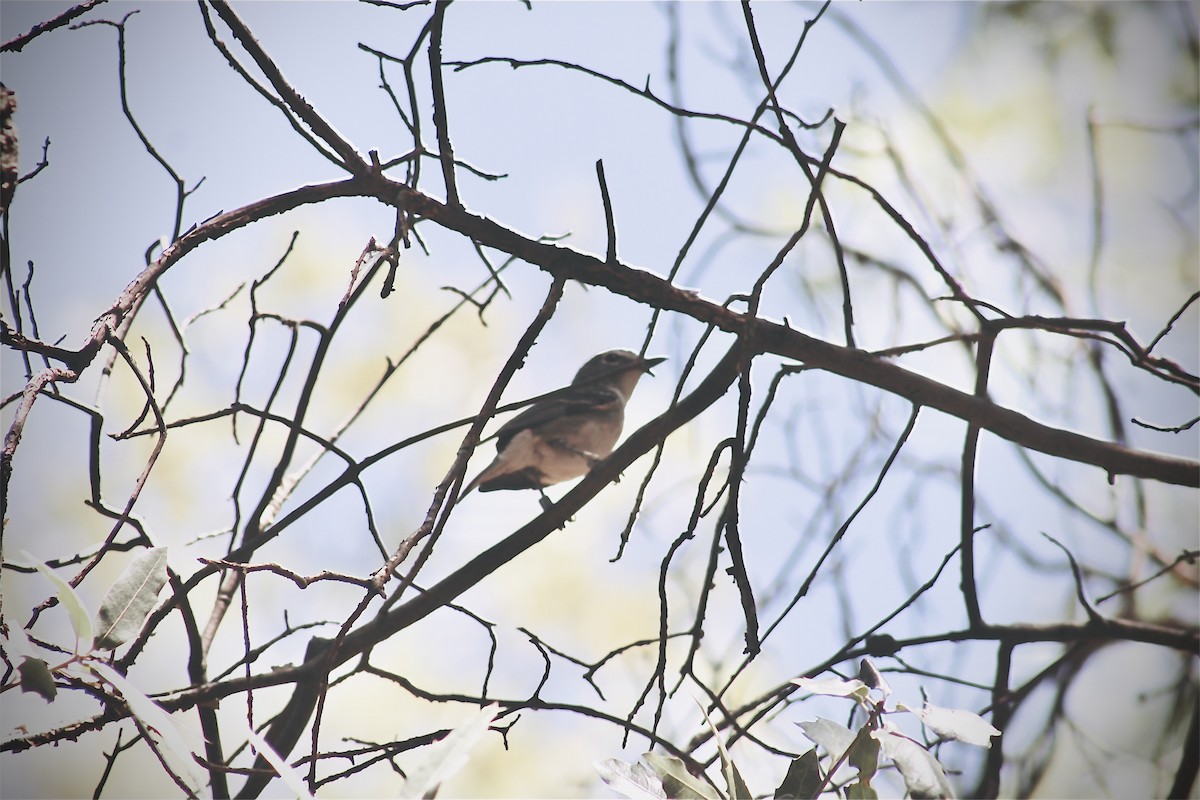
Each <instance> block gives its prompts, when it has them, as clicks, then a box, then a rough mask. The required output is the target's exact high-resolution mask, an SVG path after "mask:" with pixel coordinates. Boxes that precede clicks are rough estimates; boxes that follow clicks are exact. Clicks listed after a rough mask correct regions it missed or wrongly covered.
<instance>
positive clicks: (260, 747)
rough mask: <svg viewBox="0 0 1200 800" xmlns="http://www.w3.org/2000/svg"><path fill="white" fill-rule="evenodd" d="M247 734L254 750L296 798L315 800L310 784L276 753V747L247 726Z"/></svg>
mask: <svg viewBox="0 0 1200 800" xmlns="http://www.w3.org/2000/svg"><path fill="white" fill-rule="evenodd" d="M246 732H247V735H248V736H249V738H250V744H252V745H254V749H255V750H257V751H258V754H259V755H260V756H262V757H263V758H264V759H266V762H267V763H268V764H270V765H271V767H272V768H273V769H274V770H275V771H276V772H277V773H279V777H280V778H281V779H282V780H283V782H284V783H285V784H287V787H288V788H289V789H291V790H292V794H294V795H295V796H296V797H300V798H304V800H313V793H312V792H310V791H309V790H308V784H306V783H305V782H304V776H302V775H301V774H300V773H299V772H297V771H296V768H295V767H293V766H292V765H291V764H289V763H288V762H287V761H284V759H283V757H282V756H281V755H279V753H278V752H276V750H275V748H274V747H271V745H270V743H269V742H267V740H266V739H264V738H263V737H262V736H261V735H260V734H259V732H258V731H256V730H254V728H251V727H249V726H247V727H246Z"/></svg>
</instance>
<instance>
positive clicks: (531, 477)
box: [462, 350, 666, 507]
mask: <svg viewBox="0 0 1200 800" xmlns="http://www.w3.org/2000/svg"><path fill="white" fill-rule="evenodd" d="M663 361H666V358H661V357H660V358H643V357H642V356H639V355H638V354H637V353H634V352H631V351H629V350H609V351H607V352H604V353H600V354H598V355H595V356H592V357H591V358H589V359H588V360H587V362H585V363H584V365H583V366H582V367H580V368H579V371H578V372H576V373H575V377H574V379H572V381H571V384H570V386H567V387H565V388H564V389H562V390H561V391H560V392H555V393H553V394H552V395H551V396H549V397H547V398H545V399H543V400H539V401H537V402H536V403H534V404H533V405H531V406H529V408H527V409H525V410H524V411H522V412H521V413H520V414H518V415H517V416H515V417H513V418H512V419H510V420H509V421H508V422H506V423H504V424H503V425H502V426H500V429H499V430H498V431H496V433H494V434H493V435H492V436H490V437H488V438H489V439H495V440H496V457H495V459H494V460H493V461H492V463H491V464H489V465H488V466H487V467H485V468H484V469H483V471H481V472H480V473H479V474H478V475H476V476H475V478H474V479H473V480H472V481H471V482H470V483H469V484H467V488H466V489H464V490H463V493H462V496H463V497H465V496H466V495H467V494H469V493H470V492H471V490H473V489H475V488H478V489H479V491H481V492H495V491H499V490H502V489H537V490H538V491H539V492H540V493H541V495H542V505H543V506H544V507H548V504H549V502H550V501H549V499H548V498H547V497H546V493H545V491H544V489H545V488H546V487H547V486H551V485H553V484H556V483H561V482H562V481H569V480H571V479H573V478H578V477H580V476H581V475H586V474H587V473H588V472H589V471H590V470H591V469H592V467H594V466H595V465H596V464H597V463H599V462H600V461H602V460H603V459H605V458H607V457H608V455H609V453H611V452H612V450H613V447H614V446H615V445H616V443H617V439H619V438H620V437H621V429H622V428H623V427H624V423H625V405H626V403H628V402H629V396H630V395H631V394H633V389H634V387H635V386H637V382H638V380H639V379H640V378H641V377H642V375H643V374H646V373H649V374H651V375H653V373H651V372H650V370H651V368H652V367H654V366H657V365H658V364H661V363H662V362H663ZM485 441H486V440H485Z"/></svg>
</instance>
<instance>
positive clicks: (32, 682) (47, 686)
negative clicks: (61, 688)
mask: <svg viewBox="0 0 1200 800" xmlns="http://www.w3.org/2000/svg"><path fill="white" fill-rule="evenodd" d="M17 672H18V673H19V674H20V676H21V691H22V692H36V693H37V694H39V695H41V696H42V697H43V698H44V699H45V700H46V702H47V703H50V702H53V701H54V696H55V695H57V694H58V687H57V686H55V685H54V675H53V674H51V672H50V665H49V664H47V663H46V662H45V661H43V660H42V659H40V658H32V657H30V656H26V657H25V658H24V659H22V661H21V663H20V664H18V665H17Z"/></svg>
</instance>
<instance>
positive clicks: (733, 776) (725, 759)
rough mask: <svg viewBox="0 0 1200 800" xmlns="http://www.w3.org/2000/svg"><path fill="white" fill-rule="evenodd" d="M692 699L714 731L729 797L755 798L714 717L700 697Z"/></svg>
mask: <svg viewBox="0 0 1200 800" xmlns="http://www.w3.org/2000/svg"><path fill="white" fill-rule="evenodd" d="M692 699H693V700H695V701H696V705H698V706H699V707H700V714H701V715H702V716H703V717H704V721H705V722H707V723H708V729H709V730H711V731H712V734H713V740H714V741H715V742H716V743H717V753H718V754H719V755H720V756H721V774H722V775H723V776H724V778H725V790H726V792H727V793H728V795H729V797H731V798H733V800H754V795H753V794H751V793H750V788H749V787H748V786H746V782H745V781H744V780H742V774H741V773H740V772H738V768H737V765H736V764H734V763H733V759H732V758H730V757H729V750H728V749H727V748H726V747H725V742H724V741H722V739H721V732H720V731H719V730H717V726H716V725H715V724H714V723H713V721H712V718H711V717H709V716H708V712H707V711H705V710H704V704H703V703H701V702H700V700H699V698H696V697H693V698H692Z"/></svg>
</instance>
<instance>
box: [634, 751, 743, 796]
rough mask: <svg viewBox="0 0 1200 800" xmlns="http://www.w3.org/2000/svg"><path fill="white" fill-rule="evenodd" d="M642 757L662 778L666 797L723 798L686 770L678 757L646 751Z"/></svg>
mask: <svg viewBox="0 0 1200 800" xmlns="http://www.w3.org/2000/svg"><path fill="white" fill-rule="evenodd" d="M642 758H644V759H646V763H647V764H649V765H650V768H651V769H653V770H654V771H655V772H656V773H657V774H658V777H659V778H661V779H662V785H663V789H665V790H666V792H667V797H670V798H677V800H723V795H722V794H721V793H720V792H718V791H717V790H716V789H714V788H713V787H711V786H709V785H708V784H707V783H705V782H704V781H702V780H700V779H699V778H697V777H696V776H694V775H692V773H690V772H688V771H687V767H685V766H684V765H683V762H682V761H680V760H679V759H678V758H675V757H674V756H664V755H661V754H659V753H646V754H644V755H643V756H642Z"/></svg>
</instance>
